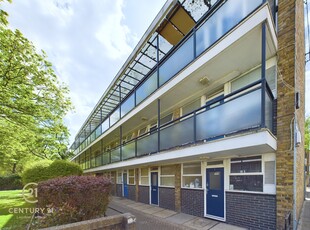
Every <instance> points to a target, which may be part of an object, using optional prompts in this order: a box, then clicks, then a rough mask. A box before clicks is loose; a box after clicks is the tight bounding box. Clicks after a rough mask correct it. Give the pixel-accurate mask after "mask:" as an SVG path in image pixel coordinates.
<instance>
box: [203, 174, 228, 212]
mask: <svg viewBox="0 0 310 230" xmlns="http://www.w3.org/2000/svg"><path fill="white" fill-rule="evenodd" d="M206 179H207V181H206V182H207V183H206V186H207V199H206V201H207V203H206V207H207V211H206V213H207V215H210V216H214V217H218V218H224V168H210V169H209V168H208V169H207V172H206Z"/></svg>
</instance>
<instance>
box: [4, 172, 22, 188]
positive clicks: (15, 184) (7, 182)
mask: <svg viewBox="0 0 310 230" xmlns="http://www.w3.org/2000/svg"><path fill="white" fill-rule="evenodd" d="M22 188H23V183H22V180H21V177H20V176H19V175H17V174H12V175H8V176H0V190H14V189H22Z"/></svg>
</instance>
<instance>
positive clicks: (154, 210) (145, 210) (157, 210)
mask: <svg viewBox="0 0 310 230" xmlns="http://www.w3.org/2000/svg"><path fill="white" fill-rule="evenodd" d="M163 210H164V209H163V208H159V207H152V208H148V209H144V210H142V212H144V213H148V214H154V213H156V212H160V211H163Z"/></svg>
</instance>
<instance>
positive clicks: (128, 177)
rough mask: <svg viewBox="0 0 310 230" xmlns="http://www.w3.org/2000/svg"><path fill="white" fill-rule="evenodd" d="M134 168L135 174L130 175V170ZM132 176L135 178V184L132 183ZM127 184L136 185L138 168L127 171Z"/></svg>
mask: <svg viewBox="0 0 310 230" xmlns="http://www.w3.org/2000/svg"><path fill="white" fill-rule="evenodd" d="M131 170H133V176H130V173H129V172H130V171H131ZM130 178H133V184H131V183H130ZM127 184H128V185H135V184H136V169H128V172H127Z"/></svg>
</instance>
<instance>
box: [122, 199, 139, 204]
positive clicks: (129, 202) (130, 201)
mask: <svg viewBox="0 0 310 230" xmlns="http://www.w3.org/2000/svg"><path fill="white" fill-rule="evenodd" d="M121 203H122V204H124V205H129V204H135V203H136V202H134V201H132V200H122V201H121Z"/></svg>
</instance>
